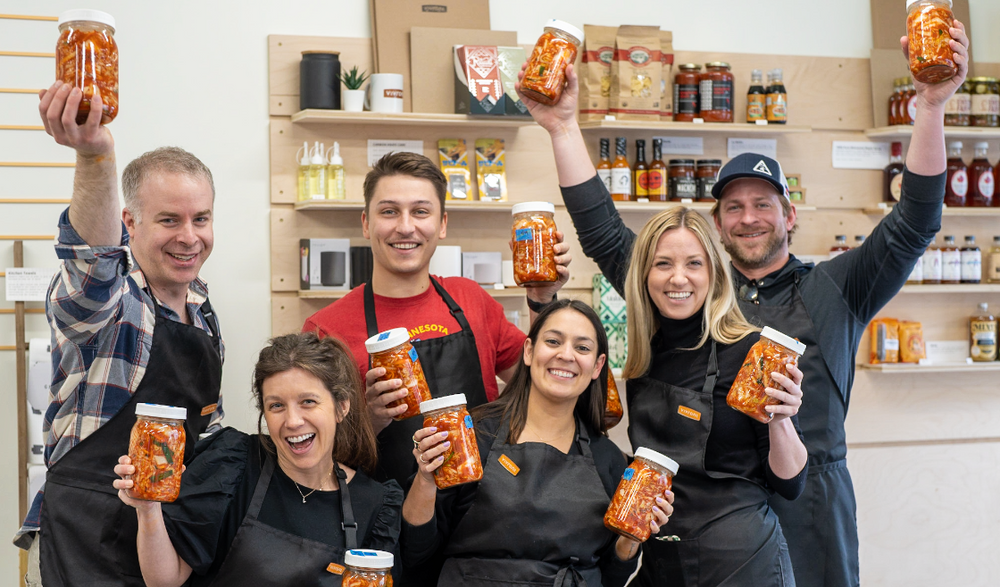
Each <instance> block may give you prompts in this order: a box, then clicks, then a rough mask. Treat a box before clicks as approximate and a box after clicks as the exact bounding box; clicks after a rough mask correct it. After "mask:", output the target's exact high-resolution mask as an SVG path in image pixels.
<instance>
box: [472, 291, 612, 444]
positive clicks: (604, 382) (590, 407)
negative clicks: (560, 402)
mask: <svg viewBox="0 0 1000 587" xmlns="http://www.w3.org/2000/svg"><path fill="white" fill-rule="evenodd" d="M566 309H569V310H574V311H576V312H579V313H580V314H583V316H584V317H585V318H587V319H588V320H590V323H591V325H593V327H594V331H595V332H596V333H597V356H598V357H600V356H601V355H604V356H605V357H607V356H608V336H607V334H605V332H604V326H603V325H601V319H600V318H599V317H598V316H597V312H595V311H594V310H593V308H591V307H590V306H588V305H587V304H585V303H583V302H581V301H578V300H556V301H554V302H552V303H551V304H549V305H547V306H545V309H544V310H542V311H541V312H540V313H539V314H538V317H537V318H535V322H534V324H532V325H531V330H530V331H529V332H528V340H530V341H531V346H532V348H534V347H535V346H536V345H537V344H538V335H539V334H540V333H541V332H542V328H543V327H544V326H545V323H546V322H548V320H549V318H551V317H552V315H553V314H555V313H556V312H558V311H560V310H566ZM530 393H531V367H530V366H528V365H525V364H524V357H523V354H522V355H521V356H518V358H517V366H516V367H515V368H514V375H513V376H511V378H510V381H509V382H507V386H506V387H504V390H503V393H502V394H501V395H500V397H499V398H498V399H497V400H496V401H494V402H490V403H488V404H483V405H481V406H477V407H475V408H473V409H472V417H473V418H474V419H475V420H476V421H479V420H484V419H488V418H499V419H501V420H503V419H508V420H509V421H510V431H509V432H508V433H507V440H506V442H507V444H515V443H516V442H517V439H518V437H520V436H521V432H523V431H524V424H525V422H526V421H527V420H528V396H529V395H530ZM607 401H608V362H607V360H605V361H604V366H603V367H602V368H601V375H600V377H598V378H597V379H594V380H592V381H591V382H590V385H589V386H587V389H586V390H584V392H583V393H582V394H581V395H580V397H578V398H576V408H575V409H574V410H573V413H574V414H575V415H576V416H577V417H578V418H580V419H581V420H583V423H584V425H586V426H587V428H588V429H589V430H590V431H591V432H592V433H600V434H604V435H605V436H606V435H607V428H606V427H605V425H604V410H605V407H606V406H607Z"/></svg>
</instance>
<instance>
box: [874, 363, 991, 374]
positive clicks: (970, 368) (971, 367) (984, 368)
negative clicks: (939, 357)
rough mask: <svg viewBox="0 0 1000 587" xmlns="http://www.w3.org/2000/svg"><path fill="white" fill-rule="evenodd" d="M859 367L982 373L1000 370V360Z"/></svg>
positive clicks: (925, 371) (908, 371) (878, 370)
mask: <svg viewBox="0 0 1000 587" xmlns="http://www.w3.org/2000/svg"><path fill="white" fill-rule="evenodd" d="M858 368H859V369H863V370H865V371H876V372H881V373H954V372H962V373H980V372H989V371H1000V361H993V362H991V363H972V364H962V363H952V364H942V365H917V364H914V363H881V364H878V365H871V364H868V363H859V364H858Z"/></svg>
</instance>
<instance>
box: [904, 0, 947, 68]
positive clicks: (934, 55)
mask: <svg viewBox="0 0 1000 587" xmlns="http://www.w3.org/2000/svg"><path fill="white" fill-rule="evenodd" d="M953 20H954V15H953V14H952V12H951V0H906V38H907V40H908V43H909V47H908V51H909V53H910V73H911V74H913V78H914V79H916V80H917V81H921V82H924V83H925V84H936V83H938V82H943V81H945V80H949V79H951V78H953V77H955V74H956V73H958V66H957V65H955V59H954V54H953V53H952V50H951V45H950V43H951V34H950V33H949V32H948V30H949V29H950V28H951V25H952V21H953Z"/></svg>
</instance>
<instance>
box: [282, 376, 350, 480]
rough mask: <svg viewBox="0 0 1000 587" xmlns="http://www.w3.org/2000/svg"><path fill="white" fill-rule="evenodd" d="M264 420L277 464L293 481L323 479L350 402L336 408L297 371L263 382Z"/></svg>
mask: <svg viewBox="0 0 1000 587" xmlns="http://www.w3.org/2000/svg"><path fill="white" fill-rule="evenodd" d="M262 392H263V393H262V395H263V408H264V420H265V421H266V422H267V430H268V432H269V433H270V435H271V440H273V441H274V445H275V448H276V449H277V452H278V464H279V465H281V468H282V470H284V471H285V472H286V474H288V475H289V476H290V477H293V478H323V477H322V476H323V475H326V474H328V472H329V471H330V470H331V469H332V468H333V448H334V438H335V436H336V434H337V424H339V423H340V422H341V421H342V420H343V419H344V416H345V415H346V414H347V412H348V410H349V409H350V402H343V403H342V404H341V405H340V406H339V407H340V410H339V414H338V410H337V405H336V403H335V402H334V399H333V395H332V394H331V393H330V391H329V390H327V389H326V387H325V386H324V385H323V382H322V381H320V379H319V378H317V377H316V376H315V375H313V374H312V373H309V372H308V371H305V370H303V369H299V368H293V369H290V370H288V371H282V372H280V373H277V374H275V375H272V376H270V377H268V378H267V379H265V380H264V384H263V386H262Z"/></svg>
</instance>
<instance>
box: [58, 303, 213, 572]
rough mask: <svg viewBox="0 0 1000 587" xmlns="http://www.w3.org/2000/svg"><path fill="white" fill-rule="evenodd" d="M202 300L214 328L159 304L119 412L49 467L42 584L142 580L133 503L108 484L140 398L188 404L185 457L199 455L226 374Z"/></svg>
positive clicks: (125, 446)
mask: <svg viewBox="0 0 1000 587" xmlns="http://www.w3.org/2000/svg"><path fill="white" fill-rule="evenodd" d="M155 303H156V302H155V299H154V304H155ZM202 308H203V313H204V315H205V319H206V321H207V323H208V326H209V329H210V330H211V331H212V334H211V335H209V334H208V333H206V332H204V331H203V330H201V329H199V328H198V327H196V326H193V325H188V324H183V323H181V322H175V321H173V320H171V319H169V318H166V317H164V316H162V315H161V312H160V308H159V305H156V307H155V309H154V311H155V312H156V325H155V326H154V328H153V344H152V347H151V348H150V351H149V363H148V364H147V365H146V372H145V374H144V375H143V377H142V381H140V382H139V387H138V388H136V390H135V393H133V394H132V397H131V398H129V401H128V402H126V404H125V405H124V406H123V407H122V409H121V410H119V411H118V413H117V414H115V415H114V416H112V417H111V419H110V420H108V421H107V422H106V423H105V424H104V425H103V426H101V427H100V428H98V429H97V430H96V431H95V432H94V433H93V434H91V435H90V436H88V437H87V438H84V439H83V440H82V441H81V442H80V444H78V445H76V446H75V447H73V449H72V450H70V451H69V452H68V453H66V455H64V456H63V458H61V459H59V461H58V462H56V463H55V464H54V465H52V467H51V468H50V469H49V470H48V473H47V474H46V477H45V497H44V498H43V500H42V507H41V525H40V526H41V530H40V532H39V533H40V535H41V537H42V541H41V542H40V543H39V545H40V552H39V554H40V559H41V574H42V584H44V585H135V586H142V585H144V583H143V581H142V574H141V572H140V570H139V559H138V554H137V553H136V543H135V541H136V536H137V534H138V522H137V521H136V515H135V510H134V509H133V508H132V507H130V506H127V505H125V504H124V503H122V501H121V500H120V499H119V498H118V490H116V489H115V488H114V487H112V485H111V484H112V482H113V481H114V480H115V479H117V478H118V476H117V475H115V473H114V467H115V465H117V464H118V457H120V456H121V455H123V454H126V453H128V445H129V437H130V435H131V433H132V425H133V424H135V404H137V403H151V404H167V405H171V406H180V407H184V408H187V415H188V417H187V420H186V421H185V422H184V432H185V435H186V442H185V445H184V461H185V462H190V459H191V458H192V457H193V456H194V445H195V443H196V442H197V441H198V435H199V434H201V433H202V432H204V431H205V429H206V428H208V423H209V421H210V420H211V416H212V412H208V413H206V414H204V415H203V414H202V411H203V408H206V407H209V406H211V405H212V404H215V403H217V402H218V401H219V389H220V386H221V382H222V358H221V355H220V351H219V325H218V322H217V321H216V318H215V315H214V313H213V312H212V307H211V305H210V304H209V303H208V302H207V301H206V302H205V303H204V305H203V306H202Z"/></svg>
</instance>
